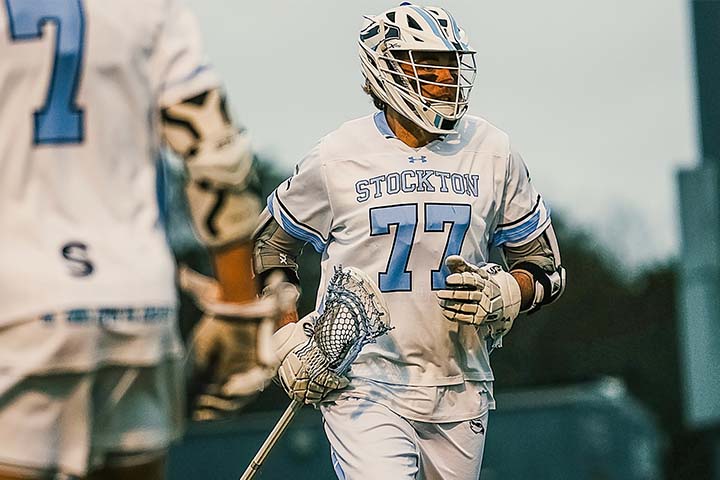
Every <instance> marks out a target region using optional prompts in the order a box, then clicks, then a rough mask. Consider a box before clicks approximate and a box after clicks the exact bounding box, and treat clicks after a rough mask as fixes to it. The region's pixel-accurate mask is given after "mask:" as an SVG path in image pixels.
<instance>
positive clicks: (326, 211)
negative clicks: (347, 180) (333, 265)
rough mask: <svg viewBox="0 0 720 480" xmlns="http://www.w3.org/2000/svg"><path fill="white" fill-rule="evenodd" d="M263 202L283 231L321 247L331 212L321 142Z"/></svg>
mask: <svg viewBox="0 0 720 480" xmlns="http://www.w3.org/2000/svg"><path fill="white" fill-rule="evenodd" d="M267 206H268V211H269V212H270V214H271V215H272V216H273V218H275V221H277V223H278V224H279V225H280V226H281V227H282V229H283V230H285V232H287V233H288V234H289V235H291V236H293V237H295V238H297V239H298V240H302V241H304V242H307V243H309V244H310V245H312V246H313V248H314V249H315V250H316V251H317V252H318V253H321V252H323V250H325V245H326V244H327V243H328V238H329V236H330V230H331V228H332V219H333V216H332V208H331V205H330V198H329V195H328V189H327V182H326V172H325V165H324V163H323V158H322V155H321V144H318V145H317V146H316V147H315V148H314V149H313V150H311V151H310V153H308V155H307V156H306V157H305V158H304V159H303V160H302V161H301V162H300V163H299V164H298V165H297V166H296V167H295V173H294V174H293V175H292V176H291V177H290V178H288V179H287V180H285V181H284V182H283V183H281V184H280V186H278V187H277V188H276V189H275V191H273V192H272V193H271V194H270V196H269V197H268V201H267Z"/></svg>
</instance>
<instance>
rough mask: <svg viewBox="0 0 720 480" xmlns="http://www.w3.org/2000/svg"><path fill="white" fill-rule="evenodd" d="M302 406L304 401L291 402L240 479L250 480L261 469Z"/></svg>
mask: <svg viewBox="0 0 720 480" xmlns="http://www.w3.org/2000/svg"><path fill="white" fill-rule="evenodd" d="M302 406H303V403H302V402H298V401H297V400H293V401H292V402H290V405H288V407H287V408H286V409H285V412H284V413H283V414H282V417H280V420H278V421H277V423H276V424H275V427H273V429H272V431H271V432H270V434H269V435H268V436H267V438H266V439H265V442H263V444H262V446H261V447H260V449H259V450H258V452H257V453H256V454H255V456H254V457H253V459H252V461H251V462H250V465H248V467H247V468H246V469H245V472H244V473H243V474H242V477H240V480H250V479H251V478H253V477H254V476H255V474H256V473H257V472H258V470H260V467H262V464H263V462H265V459H266V458H267V456H268V454H269V453H270V450H272V448H273V447H274V446H275V444H276V443H277V441H278V440H280V437H282V435H283V433H285V430H286V429H287V427H288V425H290V422H292V419H293V418H294V417H295V414H296V413H297V412H298V411H299V410H300V409H301V408H302Z"/></svg>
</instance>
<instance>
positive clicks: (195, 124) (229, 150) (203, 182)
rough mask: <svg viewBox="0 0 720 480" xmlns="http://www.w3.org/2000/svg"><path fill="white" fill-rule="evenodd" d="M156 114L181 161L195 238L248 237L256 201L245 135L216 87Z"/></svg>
mask: <svg viewBox="0 0 720 480" xmlns="http://www.w3.org/2000/svg"><path fill="white" fill-rule="evenodd" d="M162 120H163V122H162V126H163V132H164V136H165V139H166V141H167V143H168V145H169V146H170V147H171V148H172V149H173V150H174V151H175V152H176V153H177V154H179V155H180V156H182V157H183V159H184V160H185V164H186V166H187V171H188V175H189V177H190V181H189V182H188V185H187V187H186V193H187V198H188V203H189V205H190V212H191V214H192V219H193V224H194V226H195V231H196V233H197V235H198V237H199V238H200V240H202V242H203V243H205V245H207V246H209V247H223V246H225V245H228V244H230V243H233V242H237V241H246V240H248V239H249V238H250V236H251V235H252V232H253V230H254V229H255V226H256V223H257V217H258V214H259V213H260V207H261V202H260V198H259V196H258V194H257V193H255V191H254V188H253V184H254V183H256V181H257V179H256V178H255V173H254V171H253V155H252V150H251V148H250V139H249V136H248V135H247V133H246V132H245V131H244V130H238V129H237V128H236V127H234V126H233V125H232V123H231V122H230V118H229V116H228V114H227V111H226V108H225V99H224V98H223V96H222V95H221V93H220V91H218V90H211V91H209V92H205V93H203V94H201V95H198V96H196V97H193V98H191V99H188V100H186V101H184V102H182V103H180V104H178V105H173V106H171V107H167V108H166V109H164V110H163V112H162Z"/></svg>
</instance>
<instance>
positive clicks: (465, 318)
mask: <svg viewBox="0 0 720 480" xmlns="http://www.w3.org/2000/svg"><path fill="white" fill-rule="evenodd" d="M445 265H446V266H447V267H448V269H449V270H450V275H448V276H447V278H446V279H445V283H446V289H445V290H440V291H438V292H437V297H438V301H439V303H440V308H441V309H442V313H443V315H445V317H446V318H448V319H450V320H454V321H458V322H463V323H469V324H472V325H482V326H483V327H484V328H485V330H486V332H485V333H486V335H485V336H490V337H492V338H499V337H502V336H503V335H505V334H506V333H507V332H509V331H510V329H511V328H512V325H513V321H514V320H515V318H516V317H517V316H518V314H519V313H520V300H521V298H520V286H519V285H518V283H517V281H516V280H515V279H514V278H513V276H512V275H510V274H509V273H508V272H505V271H504V270H503V269H502V268H501V267H500V265H497V264H494V263H486V264H483V265H480V266H477V265H472V264H470V263H467V262H466V261H465V259H464V258H462V257H461V256H459V255H451V256H449V257H448V258H447V259H445Z"/></svg>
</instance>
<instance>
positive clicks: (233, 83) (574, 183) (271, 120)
mask: <svg viewBox="0 0 720 480" xmlns="http://www.w3.org/2000/svg"><path fill="white" fill-rule="evenodd" d="M187 3H188V4H189V5H190V6H191V7H192V8H193V9H194V11H195V13H196V14H197V15H198V18H199V20H200V25H201V28H202V30H203V33H204V34H205V41H206V50H207V52H208V55H209V57H210V60H211V61H212V63H213V64H214V65H215V66H216V68H217V69H218V70H219V72H220V73H221V75H222V76H223V78H224V81H225V83H226V88H227V90H228V94H229V96H230V102H231V105H232V109H233V112H234V114H235V117H236V118H237V119H238V120H240V121H241V122H242V123H243V124H244V125H245V126H247V127H248V129H249V130H250V131H251V133H252V136H253V139H254V145H255V148H256V149H257V150H258V152H259V153H260V154H261V155H262V156H264V157H265V158H269V159H272V160H274V161H276V162H278V163H279V164H280V165H282V166H284V167H286V168H287V170H288V171H290V168H291V167H292V165H294V164H295V163H297V162H298V161H299V160H300V159H302V157H303V155H304V154H305V152H307V151H308V150H309V149H310V148H311V147H312V146H313V145H314V144H315V142H316V141H317V140H318V139H319V138H320V137H322V136H323V135H325V134H327V133H329V132H331V131H332V130H334V129H335V128H337V127H338V126H339V125H340V124H341V123H343V122H345V121H347V120H350V119H353V118H357V117H359V116H363V115H367V114H369V113H372V112H373V111H374V107H373V106H372V103H371V102H370V100H369V98H368V97H367V96H366V95H365V94H364V93H363V92H362V90H361V89H360V86H361V84H362V76H361V74H360V67H359V60H358V56H357V34H358V31H359V28H360V25H361V23H362V15H363V14H378V13H380V12H382V11H384V10H386V9H388V8H391V7H394V6H396V5H398V4H399V2H397V3H396V2H389V1H376V0H364V1H362V2H358V1H355V2H350V1H342V2H341V1H330V0H314V1H312V2H310V1H305V2H296V1H295V2H293V1H290V0H283V1H281V0H264V1H262V2H260V1H257V2H250V1H238V0H235V1H225V0H187ZM688 3H689V2H687V1H686V0H629V1H628V0H604V1H602V2H598V1H588V0H580V1H578V0H550V1H545V2H531V1H528V0H522V1H521V0H502V1H501V0H464V1H460V0H455V1H440V0H437V1H434V2H432V3H431V4H432V5H438V6H442V7H445V8H447V9H448V10H449V11H451V12H452V13H453V14H454V16H455V17H456V19H457V20H458V22H459V24H460V25H461V26H462V27H463V28H464V29H465V30H466V31H467V33H468V35H469V38H470V43H471V45H472V46H473V47H474V48H475V49H476V50H477V52H478V53H477V64H478V75H477V79H476V81H475V87H474V89H473V93H472V98H471V107H470V113H472V114H474V115H479V116H482V117H484V118H486V119H488V120H489V121H490V122H492V123H494V124H495V125H497V126H498V127H500V128H501V129H503V130H505V131H506V132H508V133H509V135H510V138H511V141H512V143H513V146H514V148H516V149H517V150H518V151H520V152H521V153H522V155H523V158H524V159H525V162H526V163H527V164H528V167H529V169H530V172H531V174H532V178H533V182H534V183H535V187H536V188H537V189H538V191H540V192H541V193H542V194H543V197H544V198H545V200H546V202H547V203H548V204H549V205H550V206H551V208H552V209H553V212H556V213H558V214H560V215H562V216H563V218H565V219H566V220H567V221H569V223H570V224H571V225H572V226H574V227H577V228H581V229H583V230H584V231H586V232H587V233H589V234H590V235H591V236H592V237H593V238H594V239H596V241H597V242H598V243H599V244H600V245H602V247H603V248H605V249H606V250H608V251H609V252H610V253H611V254H612V255H613V256H614V257H615V258H617V259H618V260H620V262H621V263H622V264H623V265H625V266H626V267H629V268H630V269H636V268H642V267H644V266H648V265H651V264H654V263H656V262H662V261H665V260H666V259H668V258H673V257H677V255H678V253H677V252H678V249H679V242H680V238H679V237H680V233H679V232H680V228H679V223H678V206H677V187H676V175H677V172H678V170H679V169H681V168H688V167H691V166H693V165H695V164H696V163H697V162H698V155H699V154H698V151H699V146H698V132H697V128H698V127H697V119H696V116H697V115H696V110H697V106H696V100H695V95H696V87H695V77H694V59H693V47H692V31H691V22H690V18H689V14H690V12H689V7H688Z"/></svg>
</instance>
